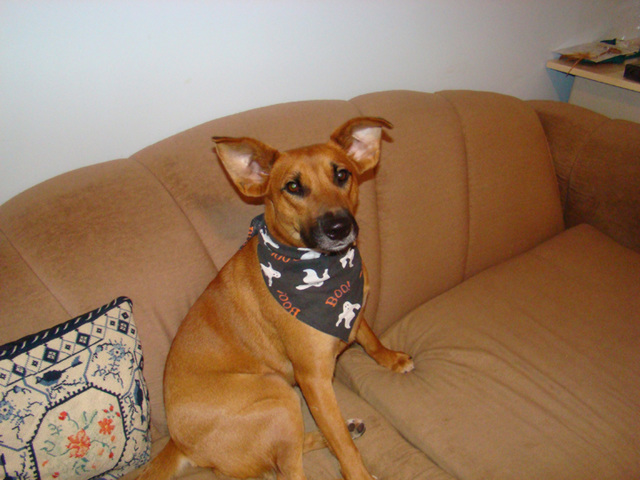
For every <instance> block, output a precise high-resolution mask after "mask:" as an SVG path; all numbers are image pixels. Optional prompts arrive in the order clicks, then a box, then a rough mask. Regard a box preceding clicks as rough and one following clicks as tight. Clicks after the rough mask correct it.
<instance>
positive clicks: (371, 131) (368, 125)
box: [331, 117, 393, 174]
mask: <svg viewBox="0 0 640 480" xmlns="http://www.w3.org/2000/svg"><path fill="white" fill-rule="evenodd" d="M383 128H393V125H392V124H391V123H390V122H388V121H387V120H385V119H384V118H376V117H358V118H353V119H351V120H349V121H348V122H347V123H345V124H344V125H342V126H341V127H340V128H338V129H337V130H336V131H335V132H333V135H331V140H333V141H334V142H335V143H337V144H338V146H339V147H340V148H342V149H343V150H344V151H345V152H346V153H347V155H349V156H350V157H351V158H352V159H353V160H355V162H356V165H357V166H358V174H362V173H364V172H366V171H367V170H370V169H372V168H373V167H375V166H376V165H377V163H378V159H379V158H380V144H381V142H382V129H383Z"/></svg>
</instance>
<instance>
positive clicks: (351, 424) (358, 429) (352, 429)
mask: <svg viewBox="0 0 640 480" xmlns="http://www.w3.org/2000/svg"><path fill="white" fill-rule="evenodd" d="M347 429H348V430H349V433H350V434H351V438H353V439H354V440H355V439H356V438H359V437H361V436H362V435H364V432H365V431H366V430H367V428H366V427H365V425H364V421H363V420H361V419H359V418H350V419H349V420H347Z"/></svg>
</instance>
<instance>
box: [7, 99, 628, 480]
mask: <svg viewBox="0 0 640 480" xmlns="http://www.w3.org/2000/svg"><path fill="white" fill-rule="evenodd" d="M361 115H367V116H380V117H384V118H386V119H388V120H389V121H391V122H392V123H393V124H394V126H395V128H394V129H393V130H391V131H390V132H389V136H390V141H389V142H385V143H384V146H383V152H382V159H381V163H380V165H379V167H378V168H377V169H376V173H375V175H369V176H368V178H367V179H366V181H364V183H362V184H361V197H360V206H359V210H358V213H357V219H358V222H359V225H360V231H361V233H360V237H359V240H358V242H359V246H360V249H361V254H362V257H363V260H364V261H365V263H366V265H367V268H368V270H369V273H370V278H371V293H370V296H369V302H368V304H367V309H366V315H367V318H368V319H369V322H370V323H371V324H372V326H373V327H374V329H375V330H376V332H377V333H378V334H380V335H381V336H382V338H383V341H385V342H386V343H387V344H389V345H390V346H392V347H394V348H400V349H404V350H405V351H407V352H408V353H410V354H411V355H412V356H413V357H414V360H415V362H416V370H415V371H414V372H412V373H410V374H406V375H398V374H392V373H390V372H388V371H385V370H384V369H382V368H380V367H378V366H377V365H376V364H375V363H374V362H373V361H372V360H371V359H370V358H368V357H367V356H366V355H365V354H364V353H363V352H362V350H361V349H360V348H359V347H357V346H356V347H352V348H351V349H349V350H348V351H347V352H346V353H345V354H344V355H343V356H342V357H341V358H340V360H339V363H338V368H337V378H336V380H335V386H336V392H337V396H338V400H339V402H340V405H341V408H342V410H343V414H344V415H345V416H346V417H360V418H363V419H364V420H365V421H366V423H367V433H366V434H365V436H364V437H362V438H361V439H359V440H357V444H358V445H359V448H360V450H361V452H362V456H363V459H364V461H365V463H366V464H367V465H368V467H369V468H370V471H371V472H372V473H373V474H375V475H377V476H378V477H379V478H381V479H385V478H394V479H432V478H433V479H454V478H455V479H481V478H482V479H484V478H499V479H509V478H513V479H539V478H554V479H574V478H580V479H603V478H612V479H613V478H616V479H626V478H629V479H632V478H639V477H640V433H639V432H640V253H638V252H640V153H639V152H640V143H639V142H640V140H639V139H640V125H638V124H635V123H631V122H621V121H613V120H610V119H608V118H606V117H603V116H601V115H598V114H596V113H594V112H590V111H587V110H584V109H582V108H579V107H575V106H572V105H568V104H562V103H559V102H548V101H530V102H524V101H521V100H518V99H516V98H513V97H509V96H505V95H500V94H495V93H488V92H472V91H444V92H438V93H435V94H433V93H423V92H411V91H389V92H377V93H371V94H366V95H362V96H359V97H356V98H354V99H352V100H350V101H335V100H334V101H328V100H327V101H305V102H296V103H288V104H282V105H274V106H270V107H265V108H260V109H256V110H252V111H248V112H243V113H239V114H236V115H233V116H230V117H226V118H222V119H217V120H213V121H211V122H208V123H205V124H203V125H200V126H197V127H194V128H192V129H190V130H187V131H185V132H182V133H180V134H177V135H175V136H173V137H170V138H168V139H166V140H163V141H161V142H159V143H157V144H155V145H152V146H149V147H147V148H145V149H143V150H141V151H140V152H138V153H136V154H134V155H132V156H131V157H130V158H128V159H120V160H114V161H111V162H106V163H102V164H97V165H93V166H90V167H86V168H82V169H79V170H75V171H72V172H69V173H66V174H64V175H61V176H59V177H56V178H53V179H51V180H49V181H46V182H44V183H42V184H40V185H37V186H35V187H33V188H31V189H29V190H27V191H25V192H23V193H22V194H20V195H18V196H16V197H14V198H13V199H11V200H9V201H8V202H6V203H5V204H4V205H2V206H1V207H0V286H1V287H0V342H1V343H5V342H8V341H11V340H15V339H17V338H20V337H22V336H24V335H27V334H29V333H34V332H36V331H38V330H41V329H44V328H46V327H50V326H52V325H55V324H57V323H60V322H63V321H64V320H67V319H69V318H72V317H73V316H76V315H79V314H82V313H84V312H86V311H89V310H91V309H93V308H96V307H98V306H100V305H102V304H104V303H106V302H108V301H109V300H111V299H113V298H116V297H118V296H122V295H125V296H128V297H129V298H131V299H132V300H133V308H134V312H135V317H136V322H137V323H138V327H139V334H140V338H141V341H142V347H143V351H144V355H145V378H146V381H147V384H148V388H149V391H150V395H151V406H152V415H151V423H152V435H153V439H154V451H158V449H159V448H160V447H161V446H162V444H163V443H164V442H166V438H167V433H168V432H167V427H166V421H165V416H164V408H163V400H162V375H163V369H164V360H165V358H166V355H167V352H168V349H169V347H170V344H171V340H172V338H173V336H174V335H175V332H176V330H177V328H178V326H179V324H180V322H181V320H182V319H183V318H184V316H185V314H186V312H187V311H188V309H189V307H190V305H191V304H193V302H194V301H195V300H196V298H197V297H198V296H199V295H200V293H201V292H202V291H203V290H204V288H205V287H206V285H207V284H208V282H210V281H211V279H212V278H213V277H214V276H215V275H216V273H217V271H218V270H219V269H220V268H221V267H222V265H224V263H225V262H226V261H227V260H228V259H229V258H230V257H231V256H232V255H233V254H234V253H235V251H237V249H238V247H239V246H240V245H241V244H242V243H243V241H244V239H245V235H246V233H247V229H248V226H249V222H250V220H251V219H252V218H253V217H254V216H255V215H257V214H258V213H260V212H261V211H262V206H261V205H260V204H259V202H256V201H255V200H250V199H246V198H241V197H240V196H239V194H238V193H237V191H236V190H235V189H234V187H233V186H232V185H231V182H230V181H229V179H228V178H227V176H226V174H225V173H224V171H223V169H222V167H221V166H220V163H219V162H218V161H217V159H216V158H215V155H214V154H213V153H212V143H211V137H212V136H222V135H224V136H249V137H254V138H258V139H260V140H261V141H263V142H265V143H268V144H270V145H272V146H273V147H276V148H278V149H282V150H284V149H288V148H293V147H296V146H301V145H306V144H311V143H318V142H324V141H326V140H327V139H328V138H329V135H330V134H331V133H332V131H333V130H334V129H335V128H336V127H338V126H339V125H340V124H341V123H343V122H344V121H346V120H348V119H349V118H352V117H356V116H361ZM301 401H303V400H301ZM305 423H306V426H307V427H308V428H309V429H315V426H314V424H313V420H312V418H311V416H310V414H309V413H308V411H307V412H306V413H305ZM305 470H306V471H307V475H308V477H309V478H310V479H324V478H326V479H329V478H338V477H339V476H340V472H339V469H338V464H337V462H336V461H335V459H334V458H333V456H332V455H331V454H330V453H329V452H328V451H327V450H324V451H318V452H312V453H310V454H308V455H307V456H305ZM126 478H135V474H133V475H128V476H127V477H126ZM180 478H188V479H193V480H196V479H209V478H216V474H215V473H213V472H211V471H208V470H200V469H192V470H189V471H187V472H185V473H184V474H183V476H182V477H180Z"/></svg>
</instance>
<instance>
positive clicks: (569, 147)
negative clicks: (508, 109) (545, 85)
mask: <svg viewBox="0 0 640 480" xmlns="http://www.w3.org/2000/svg"><path fill="white" fill-rule="evenodd" d="M530 103H531V105H533V106H534V108H535V109H536V110H537V112H538V114H539V115H540V119H541V121H542V125H543V126H544V128H545V131H546V134H547V136H548V137H549V139H550V140H551V145H552V154H553V158H554V162H555V164H556V170H557V172H558V179H559V182H560V187H561V192H562V200H563V204H564V209H565V220H566V223H567V226H574V225H578V224H580V223H583V222H586V223H589V224H591V225H593V226H594V227H596V228H597V229H598V230H600V231H602V232H604V233H606V234H607V235H609V236H610V237H612V238H613V239H615V240H616V241H618V242H619V243H621V244H623V245H626V246H628V247H630V248H633V249H634V250H637V251H639V252H640V125H638V124H637V123H633V122H627V121H623V120H610V119H608V118H606V117H604V116H602V115H598V114H596V113H593V112H590V111H589V110H585V109H582V108H580V107H576V106H575V105H568V104H562V103H558V102H541V101H538V102H530ZM623 138H624V139H627V140H626V141H624V142H620V139H623Z"/></svg>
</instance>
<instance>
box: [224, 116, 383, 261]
mask: <svg viewBox="0 0 640 480" xmlns="http://www.w3.org/2000/svg"><path fill="white" fill-rule="evenodd" d="M383 128H393V127H392V125H391V124H390V123H389V122H388V121H386V120H384V119H382V118H372V117H359V118H354V119H352V120H349V121H348V122H347V123H345V124H344V125H342V126H341V127H340V128H338V129H337V130H336V131H335V132H333V134H332V135H331V139H330V141H329V142H328V143H325V144H319V145H311V146H308V147H301V148H296V149H294V150H288V151H286V152H279V151H277V150H275V149H274V148H271V147H270V146H268V145H265V144H264V143H262V142H259V141H258V140H253V139H251V138H229V137H213V140H214V142H215V144H216V148H215V151H216V153H217V154H218V157H219V158H220V160H221V161H222V164H223V165H224V167H225V169H226V171H227V173H228V174H229V176H230V177H231V180H232V181H233V182H234V184H235V185H236V186H237V188H238V189H239V190H240V192H241V193H242V194H244V195H246V196H249V197H263V198H264V202H265V222H266V224H267V227H268V228H269V232H270V233H271V234H272V235H273V236H274V237H275V238H276V240H277V241H279V242H280V243H283V244H286V245H291V246H294V247H301V248H312V249H315V250H320V251H324V252H338V251H341V250H343V249H344V248H346V247H347V246H348V245H350V244H351V243H353V241H354V240H355V239H356V237H357V235H358V225H357V223H356V221H355V218H354V214H355V210H356V207H357V204H358V178H359V177H360V176H361V175H362V174H363V173H365V172H367V171H369V170H371V169H372V168H374V167H375V166H376V164H377V163H378V159H379V158H380V144H381V141H382V129H383Z"/></svg>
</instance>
